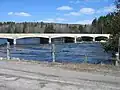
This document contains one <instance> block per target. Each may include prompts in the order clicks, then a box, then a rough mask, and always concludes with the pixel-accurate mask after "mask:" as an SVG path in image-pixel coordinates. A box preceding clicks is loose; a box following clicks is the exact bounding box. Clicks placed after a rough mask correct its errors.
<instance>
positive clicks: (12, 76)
mask: <svg viewBox="0 0 120 90" xmlns="http://www.w3.org/2000/svg"><path fill="white" fill-rule="evenodd" d="M103 70H104V71H103ZM119 70H120V69H119V67H113V66H108V65H103V66H101V65H88V64H59V63H46V62H45V63H44V62H34V61H32V62H27V61H0V90H120V72H119Z"/></svg>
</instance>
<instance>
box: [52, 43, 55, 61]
mask: <svg viewBox="0 0 120 90" xmlns="http://www.w3.org/2000/svg"><path fill="white" fill-rule="evenodd" d="M52 62H55V44H52Z"/></svg>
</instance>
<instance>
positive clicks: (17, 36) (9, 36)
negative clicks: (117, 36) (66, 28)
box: [0, 33, 110, 44]
mask: <svg viewBox="0 0 120 90" xmlns="http://www.w3.org/2000/svg"><path fill="white" fill-rule="evenodd" d="M99 37H103V38H106V39H109V37H110V34H63V33H59V34H54V33H53V34H38V33H32V34H31V33H29V34H23V33H20V34H4V33H1V34H0V38H6V39H8V41H9V40H13V44H16V40H17V39H22V38H44V39H48V43H52V39H55V38H72V39H74V42H75V43H77V39H78V38H91V39H92V41H94V42H95V41H96V38H99Z"/></svg>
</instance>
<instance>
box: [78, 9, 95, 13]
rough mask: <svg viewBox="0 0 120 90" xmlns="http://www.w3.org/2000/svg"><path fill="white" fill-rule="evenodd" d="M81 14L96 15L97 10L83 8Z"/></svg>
mask: <svg viewBox="0 0 120 90" xmlns="http://www.w3.org/2000/svg"><path fill="white" fill-rule="evenodd" d="M80 13H82V14H94V13H95V10H94V9H93V8H81V9H80Z"/></svg>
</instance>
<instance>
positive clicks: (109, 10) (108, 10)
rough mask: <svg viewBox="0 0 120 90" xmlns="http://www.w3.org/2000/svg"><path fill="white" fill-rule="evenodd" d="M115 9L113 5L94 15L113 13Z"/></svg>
mask: <svg viewBox="0 0 120 90" xmlns="http://www.w3.org/2000/svg"><path fill="white" fill-rule="evenodd" d="M115 9H116V7H115V5H110V6H106V7H104V8H102V9H99V10H97V11H96V13H109V12H113V11H115Z"/></svg>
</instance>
